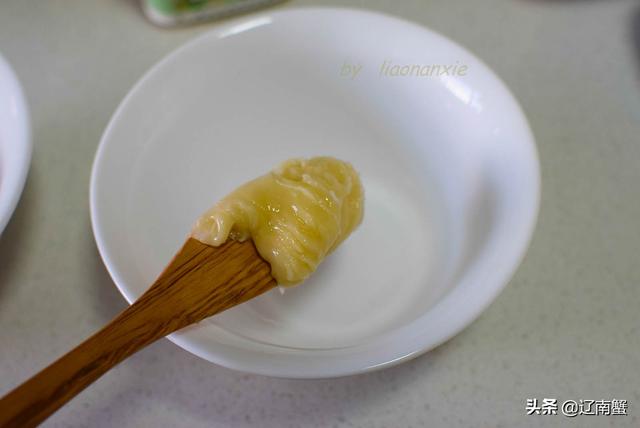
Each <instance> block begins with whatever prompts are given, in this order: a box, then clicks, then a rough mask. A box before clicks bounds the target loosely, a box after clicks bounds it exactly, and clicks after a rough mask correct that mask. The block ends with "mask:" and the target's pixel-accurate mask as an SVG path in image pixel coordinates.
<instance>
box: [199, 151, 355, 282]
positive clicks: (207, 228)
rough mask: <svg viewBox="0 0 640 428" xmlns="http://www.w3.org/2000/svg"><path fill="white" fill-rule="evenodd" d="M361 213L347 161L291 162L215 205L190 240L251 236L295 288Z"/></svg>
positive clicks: (275, 273)
mask: <svg viewBox="0 0 640 428" xmlns="http://www.w3.org/2000/svg"><path fill="white" fill-rule="evenodd" d="M363 209H364V191H363V189H362V184H361V183H360V178H359V177H358V173H357V172H356V170H355V169H354V168H353V167H352V166H351V165H350V164H349V163H347V162H343V161H341V160H339V159H335V158H332V157H315V158H311V159H290V160H288V161H286V162H284V163H282V164H281V165H280V166H279V167H277V168H276V169H274V170H273V171H271V172H269V173H268V174H266V175H263V176H262V177H259V178H257V179H255V180H253V181H250V182H248V183H246V184H244V185H242V186H241V187H239V188H238V189H236V190H235V191H233V192H232V193H231V194H229V195H228V196H226V197H225V198H224V199H222V200H221V201H219V202H218V203H217V204H216V205H214V206H213V207H212V208H211V209H210V210H209V211H207V212H206V213H205V214H204V215H203V216H202V217H200V219H198V221H197V223H196V225H195V226H194V228H193V231H192V236H193V237H194V238H196V239H198V240H200V241H202V242H204V243H206V244H209V245H213V246H218V245H221V244H223V243H224V242H225V241H226V240H227V239H228V238H231V239H235V240H238V241H244V240H246V239H249V238H251V239H253V241H254V243H255V245H256V248H257V249H258V252H259V253H260V255H261V256H262V257H263V258H264V259H265V260H266V261H268V262H269V263H270V264H271V272H272V275H273V277H274V278H275V279H276V281H278V283H279V284H280V285H294V284H298V283H300V282H302V281H304V280H305V279H306V278H307V277H308V276H309V275H311V274H312V273H313V272H314V271H315V270H316V268H317V267H318V265H319V264H320V262H321V261H322V260H323V259H324V258H325V257H326V256H327V254H329V253H331V252H332V251H333V250H334V249H335V248H336V247H337V246H338V245H339V244H340V243H341V242H342V241H344V240H345V239H346V238H347V236H349V234H350V233H351V232H352V231H353V230H354V229H355V228H356V227H357V226H358V225H359V224H360V222H361V221H362V215H363Z"/></svg>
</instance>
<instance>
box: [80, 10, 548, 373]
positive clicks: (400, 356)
mask: <svg viewBox="0 0 640 428" xmlns="http://www.w3.org/2000/svg"><path fill="white" fill-rule="evenodd" d="M317 13H325V14H355V15H357V17H374V18H377V19H384V20H387V21H388V22H393V23H394V24H395V25H409V26H411V27H414V28H416V27H417V28H420V29H421V31H424V32H426V33H427V34H428V35H430V36H435V37H436V38H438V39H440V40H442V41H443V42H444V43H447V44H449V45H450V46H452V47H453V48H456V49H459V50H461V51H462V52H464V54H465V55H468V56H469V58H471V59H473V60H474V61H477V63H478V64H480V65H482V66H483V67H484V68H485V69H486V71H487V73H488V77H490V78H491V79H493V80H494V81H495V82H496V83H497V84H498V86H499V87H500V88H501V90H503V91H504V95H505V96H506V97H507V98H509V99H510V101H511V102H512V104H513V106H514V110H513V114H514V115H515V116H517V118H518V119H519V120H520V122H521V124H522V129H521V132H522V134H523V141H521V144H524V145H526V146H528V148H529V149H530V150H529V151H530V153H531V159H530V162H531V166H532V167H533V168H532V173H533V176H532V177H531V179H532V186H533V191H532V192H531V194H530V197H531V198H532V199H530V200H529V201H530V202H531V204H530V205H531V210H530V212H528V218H527V219H526V221H523V222H521V223H522V224H521V229H520V232H519V236H518V237H516V238H517V239H516V238H514V239H516V240H517V241H518V245H516V247H514V250H513V253H512V254H511V255H510V257H509V260H508V263H506V262H505V263H504V265H506V267H505V266H502V267H501V268H500V271H499V272H498V273H497V274H494V276H493V278H492V281H491V283H492V284H493V285H492V286H491V287H486V290H487V293H486V294H485V295H484V298H483V299H482V300H481V301H480V302H479V303H478V304H477V305H476V306H474V307H473V308H472V310H467V311H466V312H465V313H464V315H459V314H455V315H453V313H452V311H451V310H452V307H451V304H452V302H450V300H451V297H452V296H451V293H452V292H453V291H454V290H455V289H456V288H458V285H456V287H455V288H454V289H453V290H451V291H449V292H448V293H447V294H446V295H445V296H443V297H442V298H441V299H440V301H439V302H438V303H437V304H436V305H435V306H434V307H433V308H431V309H430V311H428V313H431V312H434V311H435V310H436V309H438V310H439V311H440V312H439V313H440V316H441V315H442V314H443V313H447V314H450V315H452V319H451V322H450V323H449V324H447V325H445V326H443V328H441V329H440V330H439V332H438V334H432V335H430V336H425V335H422V336H421V335H420V334H419V332H418V333H416V332H415V331H414V332H410V331H404V332H399V334H398V336H402V337H401V338H399V339H398V337H396V339H398V340H395V341H394V340H392V339H390V340H387V341H386V342H384V343H383V342H380V343H378V344H377V348H380V347H381V346H387V347H390V349H389V350H388V352H387V351H385V352H386V354H387V355H388V357H387V358H383V359H384V361H381V362H380V361H379V362H369V363H362V362H360V363H355V362H353V361H352V362H351V363H350V364H337V363H336V364H331V361H329V362H327V361H325V362H324V363H323V364H317V365H309V366H307V367H305V366H304V365H301V364H298V365H293V366H291V365H287V364H283V363H282V362H280V361H278V358H279V355H278V354H277V353H274V354H273V355H271V354H269V356H267V355H266V354H265V355H258V356H255V355H253V356H252V355H248V354H246V355H243V356H241V358H235V357H237V356H234V358H231V357H229V356H228V355H227V357H225V355H224V354H225V352H223V351H220V350H219V351H218V353H216V352H212V351H211V350H210V347H209V346H204V345H203V342H204V339H203V338H200V340H199V339H197V338H196V336H197V330H188V329H187V331H181V332H178V333H174V334H171V335H169V336H168V339H169V340H171V341H172V342H174V343H176V344H177V345H178V346H180V347H182V348H184V349H185V350H187V351H189V352H191V353H193V354H195V355H197V356H199V357H201V358H203V359H205V360H208V361H210V362H213V363H216V364H218V365H222V366H224V367H227V368H230V369H234V370H239V371H243V372H248V373H254V374H260V375H266V376H272V377H282V378H300V379H319V378H334V377H340V376H346V375H353V374H360V373H365V372H370V371H373V370H377V369H381V368H385V367H390V366H394V365H396V364H399V363H401V362H404V361H407V360H409V359H412V358H415V357H416V356H419V355H421V354H423V353H425V352H427V351H429V350H431V349H433V348H435V347H437V346H439V345H440V344H442V343H444V342H445V341H447V340H449V339H450V338H452V337H453V336H455V335H456V334H458V333H459V332H460V331H462V330H463V329H464V328H465V327H467V326H468V325H470V324H471V323H472V322H473V321H474V320H475V319H476V318H478V317H479V316H480V314H481V313H482V312H484V310H485V309H486V308H487V307H488V306H489V305H490V304H491V303H492V302H493V301H494V299H495V298H496V297H497V296H498V294H499V293H500V292H501V291H502V290H503V289H504V287H505V286H506V285H507V283H508V282H509V280H510V279H511V277H512V276H513V274H514V273H515V271H516V269H517V268H518V266H519V265H520V264H521V262H522V260H523V258H524V256H525V254H526V251H527V249H528V247H529V244H530V242H531V239H532V236H533V232H534V230H535V226H536V223H537V218H538V213H539V209H540V195H541V190H540V189H541V176H540V163H539V156H538V151H537V147H536V144H535V139H534V136H533V133H532V131H531V127H530V125H529V122H528V120H527V118H526V116H525V114H524V112H523V110H522V107H521V106H520V104H519V103H518V101H517V99H516V98H515V96H514V95H513V93H512V92H511V90H510V89H509V88H508V87H507V85H506V84H505V83H504V82H503V81H502V79H501V78H500V77H499V76H498V75H497V74H496V73H495V72H493V70H492V69H491V68H490V67H489V66H488V65H486V63H484V61H482V60H481V59H479V58H478V57H477V56H475V55H474V54H473V53H472V52H470V51H469V50H468V49H466V48H465V47H463V46H461V45H460V44H458V43H456V42H454V41H452V40H451V39H449V38H447V37H446V36H443V35H441V34H440V33H438V32H435V31H433V30H431V29H429V28H427V27H425V26H422V25H419V24H416V23H414V22H411V21H408V20H405V19H402V18H398V17H396V16H392V15H388V14H384V13H379V12H373V11H369V10H363V9H357V8H346V7H297V8H289V9H284V10H276V11H268V12H261V13H257V14H254V15H249V16H245V17H241V18H238V19H235V20H232V21H229V22H227V23H225V24H223V25H219V26H217V27H215V28H213V29H211V30H209V31H206V32H204V33H203V34H201V35H199V36H196V37H195V38H193V39H191V40H190V41H187V42H186V43H185V44H183V45H181V46H179V47H178V48H176V49H175V50H173V51H172V52H170V53H169V54H168V55H166V56H165V57H164V58H162V59H161V60H160V61H158V62H157V63H156V64H155V65H153V66H152V67H151V68H150V69H149V70H147V72H145V73H144V74H143V76H142V77H141V78H140V79H139V80H138V81H137V82H136V83H135V84H134V86H133V87H132V89H131V90H130V91H129V92H128V93H127V95H126V96H125V97H124V99H123V100H122V101H121V103H120V104H119V105H118V107H117V109H116V110H115V112H114V114H113V116H112V117H111V119H110V121H109V123H108V125H107V127H106V128H105V131H104V133H103V134H102V137H101V140H100V143H99V146H98V149H97V151H96V155H95V158H94V162H93V166H92V173H91V183H90V189H89V190H90V196H89V199H90V211H91V225H92V230H93V234H94V237H95V240H96V245H97V247H98V250H99V253H100V256H101V258H102V260H103V262H104V264H105V266H106V268H107V270H108V271H109V274H110V275H111V277H112V279H113V280H114V283H115V285H116V287H117V288H118V289H119V291H120V292H121V293H122V294H123V296H124V297H125V299H126V300H127V301H128V302H129V303H132V301H133V300H135V298H134V296H133V295H132V294H131V291H130V290H127V287H126V286H124V285H123V284H124V281H123V280H122V278H121V277H120V275H119V272H118V271H117V269H115V268H114V264H113V263H112V261H111V257H110V255H109V250H108V249H107V247H106V243H105V239H104V237H103V235H102V231H101V227H100V222H101V220H100V213H99V211H98V207H97V192H98V187H99V181H100V171H101V159H102V157H103V154H104V151H105V147H106V145H107V141H108V140H109V139H110V135H111V134H112V132H113V129H114V127H115V126H116V125H115V124H116V123H117V122H118V119H119V117H120V116H121V115H122V114H123V110H124V108H125V106H126V105H127V104H128V103H129V100H130V99H132V98H133V97H135V96H136V94H137V92H138V91H139V90H140V89H141V87H142V86H143V85H144V84H145V83H146V82H147V81H148V80H150V78H151V77H152V76H153V75H155V73H157V72H158V71H159V70H161V69H162V68H163V67H164V66H165V65H166V64H167V63H169V62H171V61H173V60H174V59H176V58H179V56H180V55H181V54H182V53H183V52H184V51H186V50H188V49H190V48H191V47H193V46H195V45H197V44H199V43H201V42H202V41H203V40H206V39H208V38H212V37H213V38H222V37H224V36H223V35H225V34H227V35H228V34H229V33H231V34H233V30H234V28H238V27H242V26H243V24H244V27H245V28H254V27H253V26H251V25H247V24H248V23H251V22H256V23H260V25H264V24H270V23H272V22H277V21H278V20H283V19H291V18H293V19H296V16H298V15H305V14H317ZM239 24H240V25H239ZM496 270H498V269H496ZM414 323H415V321H414V322H413V323H410V324H409V325H408V326H405V327H401V328H400V329H398V330H403V329H405V328H406V327H410V326H411V325H412V324H414ZM398 341H399V342H401V343H404V344H405V346H403V350H402V352H395V351H392V350H391V349H393V347H394V346H396V345H398V343H396V342H398ZM408 341H411V344H410V345H406V343H408ZM221 348H224V347H221ZM221 348H219V349H221ZM233 349H236V348H233ZM362 352H366V346H363V347H360V353H362ZM249 353H250V351H249ZM227 354H228V353H227ZM302 358H304V355H303V356H302Z"/></svg>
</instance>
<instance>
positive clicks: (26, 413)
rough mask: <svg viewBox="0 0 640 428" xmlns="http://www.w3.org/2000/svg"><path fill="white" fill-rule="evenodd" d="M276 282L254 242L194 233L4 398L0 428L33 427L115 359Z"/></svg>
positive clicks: (114, 363) (98, 375) (114, 361)
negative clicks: (152, 278) (90, 328)
mask: <svg viewBox="0 0 640 428" xmlns="http://www.w3.org/2000/svg"><path fill="white" fill-rule="evenodd" d="M275 285H276V283H275V280H274V279H273V278H272V277H271V275H270V267H269V265H268V263H266V262H265V261H264V260H262V259H261V258H260V257H259V256H258V254H257V251H256V250H255V247H254V246H253V244H252V243H251V242H246V243H238V242H233V241H231V242H229V243H227V244H225V245H223V246H221V247H218V248H213V247H209V246H207V245H205V244H202V243H200V242H199V241H196V240H194V239H189V240H187V242H186V243H185V245H184V247H183V248H182V250H180V252H179V253H178V254H177V255H176V256H175V257H174V259H173V261H172V262H171V263H170V264H169V265H168V266H167V268H166V269H165V271H164V272H163V273H162V275H160V277H159V278H158V280H157V281H156V282H155V283H154V284H153V286H151V288H149V289H148V290H147V291H146V292H145V293H144V294H143V295H142V296H141V297H140V298H139V299H138V300H137V301H136V302H135V303H134V304H133V305H131V306H130V307H128V308H127V309H125V310H124V311H123V312H122V313H120V314H119V315H118V316H117V317H116V318H114V319H113V320H112V321H111V322H110V323H109V324H107V325H106V326H105V327H104V328H102V329H101V330H100V331H98V332H97V333H95V334H94V335H93V336H91V337H90V338H89V339H87V340H86V341H84V342H83V343H81V344H80V345H78V346H77V347H76V348H75V349H73V350H71V351H70V352H69V353H67V354H65V355H64V356H62V357H61V358H60V359H58V360H57V361H56V362H54V363H53V364H51V365H50V366H48V367H47V368H45V369H44V370H42V371H41V372H40V373H38V374H36V375H35V376H34V377H32V378H31V379H29V380H28V381H26V382H25V383H23V384H22V385H20V386H18V387H17V388H16V389H14V390H13V391H11V392H10V393H9V394H8V395H6V396H5V397H4V398H2V399H0V427H2V428H5V427H20V428H24V427H33V426H36V425H38V424H39V423H40V422H42V421H43V420H44V419H46V418H47V417H48V416H49V415H51V414H52V413H53V412H55V411H56V410H57V409H58V408H60V407H61V406H62V405H63V404H64V403H66V402H67V401H69V400H70V399H71V398H73V397H74V396H75V395H76V394H78V393H79V392H80V391H82V390H83V389H84V388H86V387H87V386H89V385H90V384H91V383H92V382H93V381H95V380H96V379H98V378H99V377H100V376H102V375H103V374H104V373H105V372H107V371H108V370H109V369H111V368H112V367H113V366H115V365H116V364H118V363H119V362H121V361H122V360H124V359H125V358H127V357H129V356H131V355H132V354H134V353H135V352H137V351H138V350H140V349H142V348H144V347H145V346H147V345H148V344H150V343H152V342H154V341H156V340H158V339H160V338H161V337H164V336H166V335H168V334H170V333H173V332H174V331H176V330H179V329H181V328H183V327H186V326H188V325H190V324H193V323H195V322H198V321H201V320H202V319H204V318H207V317H209V316H211V315H214V314H216V313H219V312H222V311H224V310H226V309H228V308H230V307H233V306H235V305H237V304H239V303H242V302H245V301H247V300H249V299H251V298H253V297H255V296H257V295H259V294H262V293H264V292H265V291H268V290H270V289H272V288H273V287H274V286H275Z"/></svg>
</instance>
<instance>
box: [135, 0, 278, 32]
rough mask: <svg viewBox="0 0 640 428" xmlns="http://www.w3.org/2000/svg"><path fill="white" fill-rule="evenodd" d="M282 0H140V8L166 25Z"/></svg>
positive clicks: (225, 13) (217, 15)
mask: <svg viewBox="0 0 640 428" xmlns="http://www.w3.org/2000/svg"><path fill="white" fill-rule="evenodd" d="M283 1H284V0H142V9H143V10H144V13H145V15H146V16H147V18H149V20H151V22H153V23H154V24H157V25H161V26H165V27H166V26H174V25H181V24H190V23H194V22H200V21H205V20H210V19H218V18H223V17H227V16H230V15H234V14H238V13H243V12H248V11H250V10H253V9H257V8H260V7H264V6H268V5H270V4H275V3H280V2H283Z"/></svg>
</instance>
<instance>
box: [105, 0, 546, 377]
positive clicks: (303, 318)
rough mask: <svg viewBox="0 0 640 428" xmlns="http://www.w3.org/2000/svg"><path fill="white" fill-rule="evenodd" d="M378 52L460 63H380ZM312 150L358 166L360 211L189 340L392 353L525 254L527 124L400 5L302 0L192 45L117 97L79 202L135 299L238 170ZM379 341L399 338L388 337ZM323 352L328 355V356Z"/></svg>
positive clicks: (243, 348) (238, 363) (305, 356)
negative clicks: (327, 4)
mask: <svg viewBox="0 0 640 428" xmlns="http://www.w3.org/2000/svg"><path fill="white" fill-rule="evenodd" d="M371 28H375V29H376V31H368V29H371ZM389 34H393V35H394V36H393V37H389V36H388V35H389ZM385 64H386V66H387V68H389V67H393V66H394V65H399V66H405V65H420V66H424V65H434V64H441V65H458V66H461V65H464V66H466V70H467V72H466V73H465V74H464V75H451V74H440V75H431V76H428V77H424V76H422V77H421V76H416V75H411V76H401V75H398V76H393V75H388V74H386V75H385V73H384V71H383V70H384V68H383V67H384V66H385ZM355 70H359V71H358V72H357V74H356V72H355ZM349 73H351V74H349ZM314 155H331V156H336V157H338V158H342V159H344V160H348V161H350V162H351V163H352V164H353V165H354V166H355V167H356V169H358V170H359V171H360V173H361V176H362V179H363V183H364V186H365V191H366V206H365V219H364V222H363V224H362V225H361V227H360V228H359V229H358V230H357V231H356V232H355V233H354V235H353V236H352V237H351V238H349V239H348V240H347V241H346V242H345V243H344V244H343V245H342V247H341V248H340V249H338V251H336V252H335V253H334V254H333V255H331V256H330V257H329V258H328V259H327V260H326V261H325V262H324V263H323V264H322V265H321V267H320V269H319V270H318V272H317V273H316V274H315V275H314V276H313V278H312V279H311V280H309V281H308V282H307V283H305V284H304V285H303V286H300V287H298V288H295V289H290V290H287V291H286V292H285V293H284V294H282V293H280V292H279V291H278V290H274V291H273V292H270V293H268V294H266V295H264V296H261V297H259V298H257V299H255V300H253V301H251V302H249V303H246V304H244V305H242V306H240V307H237V308H234V309H232V310H229V311H227V312H225V313H223V314H221V315H219V316H216V317H213V318H211V319H209V320H206V321H205V322H202V323H200V324H199V325H197V326H195V327H192V328H189V329H186V330H185V331H183V332H180V333H178V334H177V335H174V336H173V339H174V340H176V341H177V342H178V343H180V344H181V345H182V346H185V347H186V348H187V349H190V350H192V351H193V352H196V353H197V354H199V355H201V356H204V357H205V358H208V359H210V360H212V361H216V362H219V363H222V364H226V365H228V366H232V367H235V368H241V369H244V370H249V371H256V372H263V373H267V374H276V375H285V376H303V377H304V376H307V375H309V376H318V375H335V374H336V373H343V372H344V373H346V372H349V370H351V372H353V371H357V370H363V369H366V368H371V367H375V366H379V365H383V364H387V363H390V362H391V361H393V360H397V359H398V358H404V357H406V356H408V355H411V354H414V353H416V352H419V351H422V350H425V349H428V347H430V346H434V345H435V344H437V343H439V341H442V340H444V339H445V338H446V337H449V336H451V335H452V334H454V333H455V332H456V331H458V330H459V329H460V328H462V327H463V326H464V325H465V324H466V323H468V322H470V321H471V320H472V319H473V318H474V317H475V316H477V314H479V312H480V311H481V310H482V309H483V308H484V307H485V306H486V305H487V304H488V303H489V302H490V301H491V299H492V298H493V297H494V296H495V295H496V294H497V293H498V292H499V290H500V289H501V288H502V286H503V285H504V283H505V281H506V280H507V277H508V275H509V274H510V273H511V272H512V271H513V269H514V268H515V266H516V264H517V263H518V261H519V258H520V257H521V256H522V253H523V251H524V247H525V246H526V243H527V241H528V239H529V236H530V233H531V229H532V227H533V222H534V219H535V214H536V210H537V197H538V186H539V184H538V169H537V168H538V167H537V161H536V155H535V149H534V145H533V140H532V138H531V134H530V132H529V129H528V126H527V124H526V121H525V119H524V117H523V115H522V113H521V112H520V109H519V108H518V106H517V104H516V102H515V101H514V100H513V98H512V97H511V95H510V94H509V92H508V90H507V89H506V88H505V87H504V86H503V85H502V83H501V82H500V81H499V80H498V79H497V78H496V77H495V76H494V75H493V73H492V72H491V71H490V70H488V69H487V68H486V66H484V65H483V64H482V63H481V62H480V61H478V60H477V59H476V58H474V57H473V56H472V55H471V54H469V53H468V52H466V51H465V50H463V49H461V48H459V47H458V46H456V45H455V44H453V43H452V42H450V41H448V40H446V39H444V38H442V37H441V36H438V35H436V34H434V33H432V32H430V31H428V30H425V29H423V28H421V27H418V26H414V25H412V24H408V23H406V22H404V21H400V20H396V19H393V18H389V17H385V16H382V15H377V14H371V13H364V12H357V11H349V10H334V9H320V10H300V11H290V12H280V13H274V14H270V15H261V16H259V17H257V18H253V19H251V20H244V21H239V22H237V23H232V24H229V25H227V26H225V27H222V28H221V29H218V30H216V31H214V32H212V33H209V34H207V35H205V36H203V37H201V38H199V39H197V40H195V41H194V42H191V43H190V44H188V45H187V46H185V47H183V48H181V49H179V50H178V51H177V52H176V53H174V54H172V55H171V56H169V57H168V58H167V59H165V60H164V61H162V62H161V63H160V64H159V65H157V66H156V67H154V69H152V70H151V72H150V73H148V74H147V75H146V76H145V77H144V78H143V79H142V80H141V81H140V82H139V83H138V84H137V85H136V87H135V88H134V89H133V90H132V92H131V93H130V94H129V96H128V97H127V98H126V99H125V101H124V102H123V104H122V105H121V106H120V108H119V109H118V111H117V112H116V114H115V116H114V118H113V119H112V122H111V124H110V125H109V127H108V129H107V131H106V132H105V135H104V137H103V140H102V142H101V145H100V149H99V152H98V155H97V157H96V163H95V165H94V174H93V178H92V219H93V225H94V231H95V234H96V238H97V242H98V246H99V248H100V251H101V254H102V256H103V258H104V260H105V262H106V264H107V267H108V268H109V271H110V272H111V274H112V276H113V278H114V280H115V282H116V284H117V285H118V287H119V288H120V290H121V291H122V292H123V294H124V295H125V296H126V298H127V299H128V300H129V301H132V300H134V299H135V298H137V297H138V296H139V295H140V294H141V293H142V292H143V291H144V290H145V289H146V288H147V287H148V286H149V284H151V282H152V281H153V280H154V279H155V277H156V276H157V274H158V273H159V272H160V270H161V269H162V268H163V267H164V266H165V264H166V263H167V261H168V260H169V259H170V258H171V256H172V255H173V254H174V253H175V252H176V250H177V249H178V248H179V246H180V244H181V243H182V242H183V241H184V239H185V237H186V235H187V233H188V232H189V230H190V227H191V224H192V223H193V221H194V219H195V218H197V216H198V215H200V214H201V213H202V212H203V211H204V210H205V209H207V208H208V207H209V206H210V205H211V204H213V203H214V202H215V201H216V200H218V199H219V198H221V197H222V196H224V195H225V194H226V193H228V192H229V191H231V190H232V189H233V188H234V187H235V186H237V185H239V184H240V183H243V182H244V181H246V180H248V179H250V178H253V177H255V176H256V175H259V174H262V173H264V172H266V171H268V170H269V169H271V168H272V167H273V166H274V165H276V164H278V163H279V162H281V161H282V160H284V159H287V158H290V157H300V156H302V157H307V156H314ZM451 299H454V301H453V302H452V301H451ZM434 317H436V318H435V319H434ZM414 336H415V337H414ZM387 341H391V342H393V349H384V350H383V349H381V348H388V347H387V346H386V345H385V343H387ZM358 355H360V358H359V359H358ZM363 355H366V357H363ZM270 356H272V357H273V358H271V357H270ZM346 356H350V357H346ZM270 358H271V359H270ZM332 358H336V360H335V361H336V364H338V365H340V368H339V369H338V368H337V367H336V366H333V368H332V369H330V368H327V367H331V364H328V361H329V360H331V359H332ZM349 358H351V360H349ZM347 363H348V364H347ZM349 364H351V366H350V368H347V367H348V366H349ZM322 367H324V369H322ZM323 370H324V371H323ZM341 370H342V371H341Z"/></svg>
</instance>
